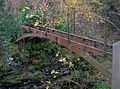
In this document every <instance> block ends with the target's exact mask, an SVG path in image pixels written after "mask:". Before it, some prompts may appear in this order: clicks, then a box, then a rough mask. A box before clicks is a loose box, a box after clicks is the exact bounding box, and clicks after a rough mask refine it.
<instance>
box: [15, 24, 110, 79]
mask: <svg viewBox="0 0 120 89" xmlns="http://www.w3.org/2000/svg"><path fill="white" fill-rule="evenodd" d="M20 29H21V31H23V30H27V31H28V33H24V34H23V33H22V34H21V37H19V38H18V39H17V41H16V43H17V42H19V41H20V40H23V39H26V38H31V37H32V38H34V37H38V38H40V39H41V38H46V39H49V40H51V41H53V42H56V43H58V44H60V45H62V46H64V47H65V48H67V49H69V50H70V51H72V52H74V53H76V54H79V55H80V56H81V57H83V58H84V59H85V60H86V61H88V62H89V63H90V64H91V65H92V66H94V67H95V68H96V69H97V70H98V71H100V72H101V73H102V74H103V75H104V76H105V77H106V78H109V79H110V77H111V72H110V71H108V69H106V68H105V67H104V65H102V64H100V63H99V62H98V61H97V60H95V58H94V56H97V55H105V54H106V55H107V56H112V46H111V45H107V44H104V43H103V42H100V41H97V40H93V39H89V38H87V37H82V36H78V35H75V34H68V33H67V32H64V31H60V30H57V29H53V28H49V27H45V26H39V28H36V27H30V26H25V25H22V26H21V27H20Z"/></svg>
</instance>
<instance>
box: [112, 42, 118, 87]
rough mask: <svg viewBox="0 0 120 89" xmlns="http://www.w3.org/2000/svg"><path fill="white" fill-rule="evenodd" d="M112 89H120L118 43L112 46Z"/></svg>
mask: <svg viewBox="0 0 120 89" xmlns="http://www.w3.org/2000/svg"><path fill="white" fill-rule="evenodd" d="M112 89H120V42H118V43H115V44H113V61H112Z"/></svg>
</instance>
